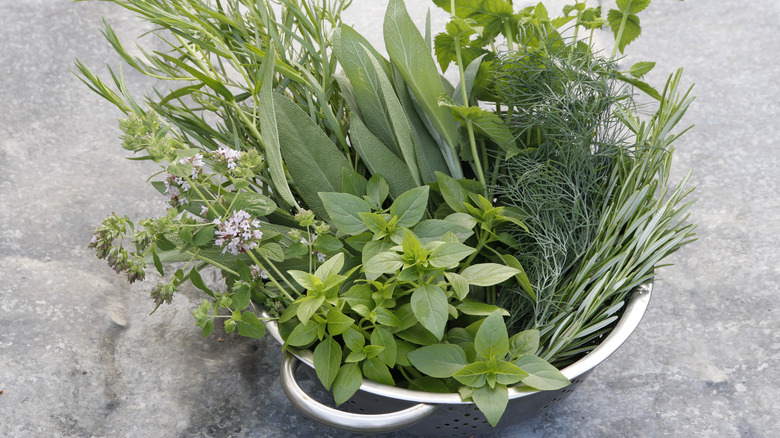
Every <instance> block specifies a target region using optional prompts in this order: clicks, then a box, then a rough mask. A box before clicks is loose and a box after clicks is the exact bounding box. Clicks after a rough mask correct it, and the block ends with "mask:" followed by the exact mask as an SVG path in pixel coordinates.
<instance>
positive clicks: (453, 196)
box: [436, 172, 468, 213]
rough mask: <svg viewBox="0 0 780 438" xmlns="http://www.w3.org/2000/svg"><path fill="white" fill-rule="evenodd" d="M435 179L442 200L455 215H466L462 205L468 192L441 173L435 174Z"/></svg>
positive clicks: (466, 198) (451, 178)
mask: <svg viewBox="0 0 780 438" xmlns="http://www.w3.org/2000/svg"><path fill="white" fill-rule="evenodd" d="M436 179H437V181H438V182H439V191H440V192H441V196H442V197H443V198H444V202H446V203H447V205H448V206H449V207H450V208H451V209H452V210H453V211H455V212H457V213H466V212H467V210H466V207H465V206H464V204H465V203H466V201H467V200H468V192H467V191H466V189H464V188H463V186H462V185H460V184H459V183H458V181H457V180H456V179H455V178H453V177H451V176H449V175H445V174H443V173H440V172H437V173H436Z"/></svg>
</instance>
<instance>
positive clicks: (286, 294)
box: [246, 251, 297, 303]
mask: <svg viewBox="0 0 780 438" xmlns="http://www.w3.org/2000/svg"><path fill="white" fill-rule="evenodd" d="M246 253H247V255H249V258H251V259H252V261H253V262H255V264H256V265H257V266H258V267H259V268H260V269H262V270H264V271H266V272H268V269H266V268H265V266H264V265H263V264H262V263H260V260H258V259H257V257H256V256H255V254H254V253H253V252H252V251H247V252H246ZM260 256H261V257H262V258H263V260H264V261H265V262H266V263H268V265H269V266H271V269H273V270H274V272H276V274H277V275H278V276H279V277H280V278H281V279H282V280H283V281H284V282H285V283H286V284H287V287H288V288H290V290H297V289H296V288H295V287H293V285H292V284H290V281H289V280H287V278H286V277H285V276H284V274H282V273H281V272H280V271H279V269H278V268H277V267H276V265H275V264H274V263H273V262H272V261H270V260H268V258H267V257H265V256H263V255H262V254H261V255H260ZM268 279H269V280H271V283H273V285H274V286H276V287H277V288H278V289H279V290H280V291H281V292H282V293H283V294H284V296H285V297H287V299H289V300H290V302H291V303H292V302H293V301H295V298H293V297H292V296H290V294H289V293H287V290H286V289H285V288H283V287H282V286H281V285H280V284H279V282H278V281H276V279H275V278H274V276H273V275H271V274H270V273H269V274H268Z"/></svg>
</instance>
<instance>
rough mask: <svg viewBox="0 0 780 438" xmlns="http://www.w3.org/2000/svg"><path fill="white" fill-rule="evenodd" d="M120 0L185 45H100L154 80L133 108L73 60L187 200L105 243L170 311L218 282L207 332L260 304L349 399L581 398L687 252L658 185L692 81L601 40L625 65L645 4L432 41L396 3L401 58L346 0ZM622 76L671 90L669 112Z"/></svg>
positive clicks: (239, 323) (687, 235) (173, 198)
mask: <svg viewBox="0 0 780 438" xmlns="http://www.w3.org/2000/svg"><path fill="white" fill-rule="evenodd" d="M108 1H112V2H114V3H116V4H118V5H120V6H122V7H125V8H127V9H128V10H130V11H132V12H134V13H136V14H137V15H138V16H140V17H142V18H143V19H145V20H147V21H148V22H150V23H152V24H153V25H155V26H156V30H154V31H153V32H151V37H152V38H154V39H155V40H156V42H157V43H162V44H163V45H164V46H166V47H167V51H161V50H156V51H150V50H147V49H144V48H143V47H140V46H139V47H138V52H139V53H140V54H141V55H140V56H133V55H132V54H131V53H132V52H131V51H129V50H126V49H125V47H124V45H123V44H122V43H121V42H120V41H119V38H118V37H117V35H116V33H115V32H114V31H113V30H112V29H111V27H110V26H109V25H108V24H106V28H105V32H104V34H105V36H106V38H107V39H108V41H109V42H110V43H111V45H112V46H113V47H114V48H115V49H116V51H117V52H118V53H119V55H120V56H121V57H122V59H123V60H124V62H125V63H126V64H127V65H129V66H130V67H131V68H133V69H135V70H137V71H139V72H141V73H142V74H144V75H147V76H149V77H151V78H153V79H155V80H157V81H158V83H160V84H162V86H161V87H160V88H158V89H155V90H154V91H153V93H151V94H149V95H147V96H146V97H145V99H144V101H143V102H139V100H138V99H136V98H135V97H134V95H133V93H132V92H131V91H130V90H129V89H128V87H127V85H126V83H125V80H124V78H123V76H122V74H121V71H116V70H114V69H111V68H109V75H110V76H111V80H110V81H108V82H106V81H103V80H102V79H101V78H100V77H99V76H98V75H96V74H95V73H94V72H93V71H92V70H91V69H90V68H89V67H88V66H86V65H85V64H83V63H81V62H78V63H77V68H78V70H79V74H80V77H81V79H82V80H83V81H84V82H85V83H86V84H87V86H89V87H90V88H91V89H92V90H94V91H95V92H96V93H98V94H99V95H100V96H102V97H103V98H105V99H107V100H108V101H109V102H111V103H112V104H114V105H115V106H117V107H118V108H119V109H120V110H122V111H123V112H124V113H125V114H126V118H125V119H123V120H122V121H120V127H121V129H122V131H123V132H124V135H123V147H124V148H125V149H127V150H129V151H132V152H133V153H135V154H138V155H137V156H136V157H134V158H133V159H142V160H152V161H154V162H155V163H158V164H159V165H160V168H161V170H160V173H159V174H158V175H157V178H156V180H155V181H153V182H152V184H153V185H154V186H155V187H156V188H157V189H158V190H159V191H160V192H161V194H162V195H163V196H164V197H165V200H166V201H167V202H168V206H169V208H168V210H167V212H166V213H165V214H164V215H163V216H161V217H159V218H155V219H147V220H142V221H140V222H138V224H137V225H136V224H135V223H133V222H131V221H130V219H129V218H126V217H120V216H117V215H112V216H111V217H109V218H108V219H106V221H105V222H104V223H103V224H102V225H101V226H100V227H99V228H98V229H97V230H96V233H95V237H94V238H93V240H92V242H91V243H90V246H92V247H93V248H95V249H96V250H97V252H98V256H99V257H101V258H105V259H106V260H107V261H108V262H109V265H110V266H111V267H112V268H114V269H115V270H116V271H117V272H125V273H126V274H127V276H128V279H129V280H130V281H135V280H138V279H143V278H144V277H145V276H146V271H147V269H148V268H150V267H154V268H155V270H156V271H158V273H159V274H160V275H161V276H162V277H163V278H164V280H162V281H161V282H159V283H158V284H157V285H156V286H154V287H153V288H152V291H151V296H152V299H153V300H154V303H155V305H156V306H157V307H159V306H160V305H161V304H163V303H169V302H171V300H172V299H173V297H174V295H175V293H176V291H177V290H178V288H179V287H181V285H182V284H184V283H185V282H190V283H191V284H192V285H193V286H194V287H196V288H198V289H200V290H202V291H203V292H204V293H205V294H206V295H207V298H206V299H204V301H203V302H202V303H201V304H200V305H199V306H198V307H197V308H196V309H194V310H193V311H192V313H193V316H194V318H195V320H196V323H197V325H198V326H199V327H201V329H202V333H203V335H204V336H207V335H209V334H210V333H211V332H212V331H213V330H214V327H215V321H216V320H217V319H222V320H224V322H225V323H224V326H225V329H226V331H228V332H233V331H236V332H238V333H239V334H241V335H244V336H248V337H260V336H263V334H264V326H263V323H262V321H261V319H260V318H259V317H258V315H261V313H260V312H259V307H262V308H264V310H265V311H266V313H267V314H270V315H272V317H273V318H274V319H277V320H278V323H279V325H280V331H281V333H282V334H283V337H284V339H285V341H286V342H285V345H286V346H293V347H301V348H310V349H312V350H313V352H314V362H315V369H316V372H317V375H318V377H319V379H320V381H321V382H322V383H323V384H324V385H325V387H326V388H328V389H331V390H332V391H333V393H334V396H335V398H336V401H337V402H338V403H342V402H344V401H346V400H347V399H348V398H349V397H351V396H352V394H354V393H355V391H357V390H358V388H359V387H360V384H361V382H362V381H363V379H371V380H374V381H377V382H382V383H387V384H391V385H397V386H404V387H409V388H414V389H421V390H426V391H434V392H437V391H446V392H454V391H458V392H460V394H461V396H462V397H463V399H464V400H472V401H473V402H475V403H476V405H477V406H478V407H479V408H480V409H481V410H482V411H483V412H484V413H485V415H486V416H487V418H488V419H489V421H490V422H491V424H494V425H495V424H496V423H497V422H498V420H499V419H500V417H501V415H502V413H503V411H504V409H505V407H506V403H507V401H508V399H507V397H508V396H507V388H508V386H511V385H516V384H522V385H526V386H528V387H530V388H535V389H558V388H561V387H563V386H565V385H566V384H568V381H567V380H566V378H565V377H563V375H562V374H561V373H560V372H558V371H557V370H556V369H555V368H553V367H552V366H551V365H550V364H549V363H550V362H554V363H557V364H560V363H564V362H565V361H567V360H571V359H572V358H574V357H576V356H577V355H578V354H581V353H583V352H585V351H587V350H588V349H589V348H592V346H593V341H594V339H595V337H597V336H599V335H601V334H603V333H604V332H605V331H606V330H607V329H608V327H609V325H610V324H611V323H612V322H613V321H614V320H615V319H616V318H617V315H618V311H619V309H620V308H621V306H622V303H623V302H624V300H625V298H626V295H627V294H628V293H629V291H630V290H631V289H632V288H633V287H634V286H636V285H638V284H640V283H641V282H643V281H645V280H647V279H648V278H650V277H651V276H652V274H653V272H654V271H653V270H654V269H655V267H657V266H658V263H659V262H660V260H661V259H662V258H663V257H665V256H666V255H668V254H670V253H672V252H674V251H675V250H676V249H677V248H679V247H680V246H682V245H683V244H685V243H687V242H688V241H689V240H690V239H691V227H690V226H685V225H683V220H684V219H685V211H686V209H687V204H683V202H684V201H683V200H684V198H685V194H686V192H685V191H684V190H683V189H682V185H681V186H680V188H678V189H677V190H675V191H673V194H672V195H671V197H669V199H668V200H664V195H665V193H666V192H664V191H663V187H665V185H666V182H667V181H666V178H667V175H668V167H669V164H670V156H671V143H672V142H673V141H674V140H675V139H676V137H677V136H676V135H673V134H671V130H672V128H673V127H674V126H675V125H676V123H677V122H678V121H679V119H680V118H681V116H682V114H683V113H684V112H685V109H686V108H687V106H688V104H689V103H690V99H689V98H687V96H684V97H683V98H682V99H678V98H677V96H676V95H677V88H678V85H679V76H678V77H675V78H674V80H672V81H670V84H669V85H668V86H667V89H666V90H665V91H664V93H658V92H657V91H655V90H654V89H653V88H652V87H651V86H650V85H648V84H646V83H644V82H642V81H641V76H642V75H643V74H645V73H646V72H647V71H649V69H650V68H652V63H639V64H636V65H634V66H632V67H631V68H630V69H629V70H627V71H625V72H621V71H619V70H618V69H617V67H616V63H615V61H614V60H611V59H604V58H603V57H601V55H599V54H595V53H593V51H592V48H591V45H590V42H591V41H592V35H593V32H595V31H596V30H597V29H599V28H601V27H603V26H605V25H606V24H607V23H609V24H610V25H611V26H612V28H613V31H614V34H615V38H616V49H615V50H620V51H621V53H622V51H623V49H624V48H625V46H626V45H627V44H628V43H630V42H631V41H632V40H633V39H634V38H635V37H636V36H637V35H638V33H639V31H638V25H639V21H638V18H637V16H636V14H637V13H639V12H641V11H642V10H643V9H644V8H645V7H646V6H647V4H649V0H618V2H617V6H618V8H617V9H615V10H611V11H610V12H609V14H608V16H607V19H603V18H601V11H600V8H588V7H586V6H585V4H584V3H582V2H576V3H575V4H574V5H570V6H567V7H566V8H564V10H563V12H564V15H563V16H561V17H557V18H551V17H550V16H549V13H548V11H547V9H546V8H545V7H544V5H543V4H541V3H540V4H538V5H536V6H533V7H528V8H523V9H520V10H519V11H515V9H514V7H513V5H512V2H511V1H506V0H491V1H487V2H486V1H484V0H434V3H435V4H436V5H438V6H440V7H442V8H443V9H445V10H447V11H448V12H450V14H451V19H450V21H449V22H448V23H447V25H446V27H445V29H444V30H443V32H441V33H439V34H437V35H435V36H434V35H433V33H432V31H431V29H430V26H429V27H428V28H427V29H425V31H424V33H421V32H420V31H419V30H418V29H417V28H416V27H415V26H414V24H413V22H412V20H411V17H410V16H409V14H408V12H407V10H406V8H405V5H404V3H403V1H402V0H390V1H389V4H388V7H387V11H386V15H385V17H384V29H383V30H384V32H383V34H384V42H385V50H386V52H387V54H388V56H387V57H384V56H383V55H382V54H381V53H380V51H379V50H378V49H376V48H374V47H372V45H371V44H370V43H369V42H368V41H367V40H366V38H364V37H363V36H362V35H360V34H359V33H358V32H357V31H356V30H354V29H352V28H351V27H349V26H347V25H346V24H344V23H342V22H341V12H342V11H343V10H344V9H345V8H346V7H347V6H348V5H349V2H348V1H345V0H323V1H313V0H279V1H278V2H270V1H264V0H261V1H257V0H214V1H205V0H108ZM569 28H570V29H573V33H574V39H573V40H571V39H569V38H568V37H564V36H563V35H564V34H565V33H566V31H567V29H569ZM580 32H582V33H583V34H584V33H590V36H589V40H583V41H580V40H579V39H578V38H577V37H578V35H579V34H580ZM614 57H615V54H613V56H612V58H614ZM437 63H438V67H439V68H437ZM452 64H455V65H456V67H457V69H458V82H457V83H456V84H455V85H454V86H453V85H451V84H449V83H447V82H446V80H443V79H442V77H441V75H440V71H444V70H447V69H448V67H449V66H450V65H452ZM621 84H627V85H631V86H633V87H636V88H638V89H640V90H643V91H644V92H646V93H647V94H649V95H650V96H652V97H654V98H656V99H658V100H659V101H660V109H659V110H658V112H657V113H656V115H655V116H654V117H653V119H651V120H650V121H649V122H642V121H640V120H639V119H638V118H637V116H636V107H635V106H634V104H633V101H632V99H631V95H630V93H629V91H628V89H627V88H625V87H624V86H623V85H621ZM205 270H216V271H218V272H219V273H220V274H221V276H222V278H223V279H224V283H223V284H218V285H214V284H209V283H207V282H206V281H204V279H203V276H202V275H201V272H203V271H205ZM166 274H167V275H166ZM157 307H155V309H156V308H157ZM504 318H508V319H507V320H504ZM507 327H509V330H507Z"/></svg>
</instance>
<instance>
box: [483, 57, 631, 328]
mask: <svg viewBox="0 0 780 438" xmlns="http://www.w3.org/2000/svg"><path fill="white" fill-rule="evenodd" d="M570 54H571V51H569V50H566V49H565V48H559V49H557V50H555V49H554V48H553V46H548V50H538V49H529V50H520V51H517V52H513V53H510V54H507V55H504V57H502V58H501V59H500V61H499V63H498V68H497V69H496V71H497V73H496V77H495V78H496V79H495V85H496V86H495V90H496V93H497V94H498V96H499V97H500V101H501V102H502V103H503V104H504V105H505V106H506V107H507V111H506V113H505V114H504V119H505V122H506V123H507V124H508V125H510V126H511V127H512V129H513V131H514V134H515V135H516V136H517V138H518V140H519V141H520V142H521V143H522V144H523V146H525V148H526V149H525V152H524V153H522V154H519V155H516V156H514V157H512V158H510V159H509V160H507V161H505V162H503V163H502V165H501V167H500V168H499V169H497V172H498V173H497V178H496V182H497V184H496V186H497V187H496V189H495V190H496V194H497V195H498V198H499V199H500V200H501V202H502V203H504V204H506V205H512V206H514V207H517V208H518V209H519V210H520V211H521V212H523V214H524V215H525V218H524V221H525V223H526V224H527V225H528V227H529V229H530V232H528V233H526V232H524V231H523V230H520V229H517V230H516V232H515V233H513V235H512V237H513V238H514V239H515V240H516V241H517V242H518V251H517V253H516V254H515V256H516V257H517V258H518V260H519V261H520V262H521V264H522V265H523V267H524V268H525V271H526V274H527V275H528V277H529V280H530V281H531V284H532V286H533V287H534V290H535V293H536V300H531V299H530V298H529V297H528V295H527V294H525V293H524V292H523V291H522V290H521V289H520V288H519V287H515V288H507V289H505V290H504V291H502V294H501V296H500V298H499V303H498V304H499V305H501V306H503V307H505V308H507V309H508V310H509V312H510V314H511V315H512V316H511V317H510V319H509V320H508V321H507V324H508V325H509V326H510V327H512V330H513V331H521V330H524V329H528V328H533V327H540V326H544V325H546V324H547V323H548V322H549V321H550V320H551V319H553V318H554V317H555V316H556V315H557V314H558V312H559V311H560V309H561V307H562V304H561V303H559V298H558V297H557V294H556V291H557V290H558V289H559V288H560V286H561V284H562V283H563V282H564V281H565V279H566V277H567V274H569V273H570V272H571V271H572V270H573V269H574V267H575V266H576V264H577V263H578V262H579V261H580V260H581V258H582V256H583V255H584V254H585V252H586V251H587V250H588V248H589V247H590V246H591V243H592V242H593V239H594V236H595V232H596V228H597V226H598V223H599V220H600V214H601V210H602V208H603V205H604V202H605V201H606V195H607V193H606V187H607V186H608V179H609V176H610V174H611V173H612V164H613V161H614V158H615V157H616V156H618V155H620V154H623V153H625V152H626V151H625V150H624V149H625V144H626V142H625V139H626V137H627V134H626V130H625V129H621V123H620V122H619V120H617V118H616V117H615V116H614V114H613V107H614V105H615V103H616V102H621V103H622V104H623V105H630V103H631V96H630V94H629V93H628V92H627V91H626V89H625V88H624V87H623V86H621V85H619V83H618V82H617V81H615V80H613V79H611V77H610V72H611V71H614V66H613V64H612V63H611V62H610V61H608V60H604V59H600V58H597V57H595V56H591V55H585V54H579V55H578V56H576V57H575V56H570Z"/></svg>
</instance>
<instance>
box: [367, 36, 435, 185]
mask: <svg viewBox="0 0 780 438" xmlns="http://www.w3.org/2000/svg"><path fill="white" fill-rule="evenodd" d="M363 50H364V51H365V54H366V56H367V57H368V58H369V59H370V61H371V63H372V65H373V66H374V68H375V69H376V70H377V77H378V80H379V86H380V92H381V93H382V98H383V100H384V105H385V108H386V111H387V113H388V115H389V117H390V124H391V125H392V127H393V134H394V135H395V140H396V143H397V144H398V149H399V150H400V152H401V156H402V157H403V159H404V161H405V162H406V167H408V168H409V173H411V175H412V178H414V182H415V183H416V184H417V185H421V184H422V179H421V177H420V169H419V168H418V166H417V157H418V155H417V154H416V153H415V149H416V147H417V146H416V145H415V142H414V136H413V134H412V128H411V126H409V120H408V119H407V117H406V113H405V112H404V109H403V107H401V102H400V101H399V100H398V97H397V96H396V95H395V94H394V92H393V86H392V84H390V79H389V78H388V77H387V75H385V74H384V73H383V72H382V71H381V67H380V65H379V61H377V60H376V58H374V57H373V56H372V55H371V53H370V52H369V51H368V49H366V48H365V47H363Z"/></svg>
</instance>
